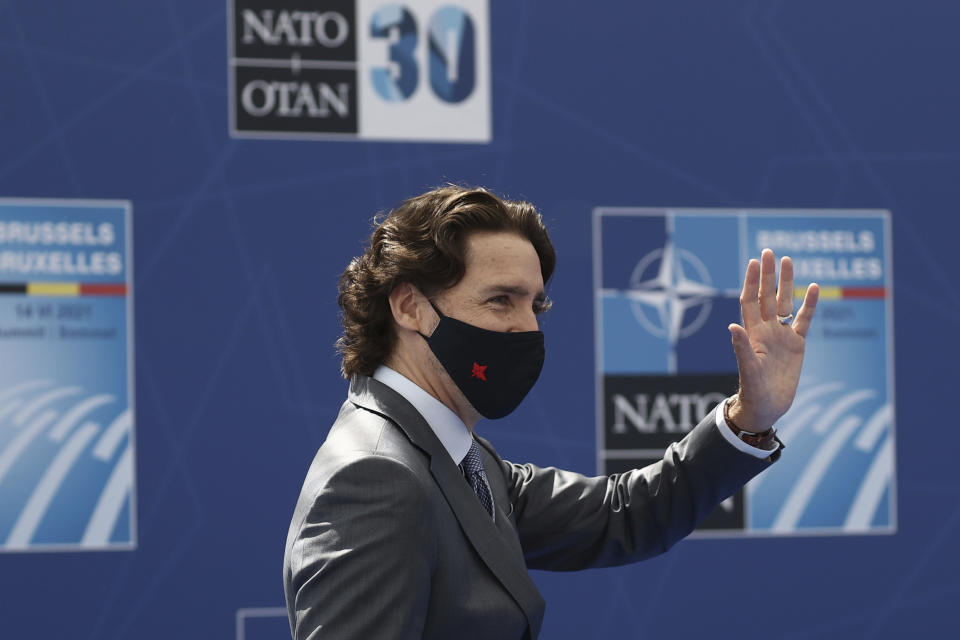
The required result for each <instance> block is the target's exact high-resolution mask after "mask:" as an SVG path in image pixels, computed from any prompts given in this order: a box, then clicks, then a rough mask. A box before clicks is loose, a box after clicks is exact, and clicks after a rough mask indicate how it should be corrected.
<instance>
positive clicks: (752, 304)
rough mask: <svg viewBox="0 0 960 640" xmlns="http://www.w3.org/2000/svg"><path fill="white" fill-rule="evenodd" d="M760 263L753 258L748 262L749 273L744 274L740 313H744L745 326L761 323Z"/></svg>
mask: <svg viewBox="0 0 960 640" xmlns="http://www.w3.org/2000/svg"><path fill="white" fill-rule="evenodd" d="M759 287H760V263H759V262H758V261H757V260H751V261H750V262H748V263H747V273H746V275H744V276H743V291H742V292H741V293H740V313H742V314H743V326H745V327H747V328H750V327H753V326H754V325H756V324H759V323H760V320H761V317H760V301H759V299H758V291H759Z"/></svg>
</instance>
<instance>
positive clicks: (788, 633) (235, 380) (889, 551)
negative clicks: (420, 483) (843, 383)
mask: <svg viewBox="0 0 960 640" xmlns="http://www.w3.org/2000/svg"><path fill="white" fill-rule="evenodd" d="M454 4H455V3H454ZM491 6H492V11H491V21H492V24H491V38H492V57H491V61H492V62H491V64H492V89H493V90H492V113H493V139H492V142H491V143H490V144H489V145H458V144H442V145H440V144H419V143H376V144H373V143H370V144H367V143H358V142H350V143H338V142H300V141H298V142H283V141H276V140H269V141H259V140H238V139H233V138H230V137H229V135H228V130H229V124H228V117H227V114H228V89H227V78H228V70H227V68H226V58H227V44H226V37H225V33H226V20H227V15H226V13H227V12H226V3H225V2H196V1H195V0H190V1H188V0H161V1H159V2H148V3H144V2H135V3H134V2H121V1H119V0H112V1H111V0H108V1H106V2H98V3H71V2H52V3H51V2H36V1H29V0H0V53H2V55H0V78H2V79H3V99H2V100H0V113H2V115H3V118H2V119H0V133H2V135H0V141H2V145H0V146H2V151H3V152H2V154H0V195H3V196H16V197H62V198H121V199H129V200H131V201H132V203H133V210H134V218H135V220H134V243H133V244H134V247H135V254H136V256H137V261H136V265H135V283H134V290H135V291H136V300H135V311H136V313H135V321H136V355H137V360H136V362H137V371H136V380H137V394H136V397H137V409H136V413H137V415H136V424H137V442H136V444H137V450H136V451H137V465H136V468H137V476H136V490H137V497H138V505H139V507H138V514H137V522H138V524H137V530H138V535H137V550H136V551H135V552H120V553H106V554H101V553H93V554H89V553H82V554H72V553H67V554H64V553H57V554H26V555H22V554H0V575H3V576H4V580H3V587H0V592H2V595H3V601H4V605H5V606H4V608H3V618H4V619H3V625H4V627H3V628H4V635H5V637H7V636H9V637H12V638H17V637H36V636H38V635H42V636H44V637H73V638H80V639H82V640H93V639H97V640H112V639H121V638H132V637H135V638H142V639H144V640H153V639H166V638H174V637H203V638H206V637H209V638H215V637H216V638H222V637H231V635H232V634H233V632H234V626H235V622H236V612H237V610H238V609H240V608H243V607H274V606H283V595H282V588H281V584H282V583H281V580H280V564H281V558H282V548H283V540H284V536H285V534H286V529H287V525H288V523H289V519H290V516H291V513H292V511H293V506H294V502H295V500H296V496H297V492H298V491H299V489H300V486H301V483H302V481H303V477H304V474H305V472H306V469H307V466H308V465H309V463H310V460H311V459H312V457H313V455H314V452H315V451H316V448H317V447H318V446H319V445H320V443H321V442H322V441H323V439H324V437H325V436H326V433H327V431H328V429H329V426H330V424H332V422H333V420H334V418H335V417H336V414H337V412H338V411H339V408H340V405H341V404H342V402H343V400H344V398H345V396H346V384H345V383H344V382H343V381H342V380H341V379H340V378H339V375H338V370H337V369H338V361H337V358H336V355H335V353H334V351H333V347H332V344H333V342H334V340H335V339H336V337H337V335H338V323H337V317H336V314H337V307H336V302H335V297H336V290H335V282H336V278H337V276H338V275H339V273H340V272H341V271H342V269H343V268H344V267H345V266H346V264H347V262H348V261H349V259H350V258H351V257H353V256H354V255H356V254H357V253H358V252H359V251H360V248H361V240H362V239H363V238H365V237H366V235H367V234H368V233H369V228H370V225H369V221H370V218H371V217H372V216H373V214H374V213H375V212H377V211H380V210H383V209H387V208H389V207H391V206H393V205H394V204H395V203H396V202H398V201H400V200H401V199H403V198H405V197H408V196H410V195H412V194H415V193H419V192H421V191H423V190H425V189H426V188H428V187H430V186H432V185H436V184H440V183H443V182H446V181H457V182H460V181H462V182H467V183H477V184H483V185H486V186H489V187H490V188H492V189H494V190H498V191H500V192H502V193H506V194H508V195H511V196H514V197H522V198H528V199H530V200H531V201H533V202H534V203H536V204H537V205H538V206H539V207H540V209H541V210H542V211H543V214H544V217H545V219H546V221H547V223H548V224H549V225H550V228H551V231H552V234H553V239H554V242H555V244H556V247H557V251H558V269H557V272H556V276H555V278H554V280H553V282H552V283H551V285H550V287H549V294H550V296H551V298H553V299H554V300H555V301H556V304H555V306H554V309H553V310H552V311H551V312H550V313H548V314H547V315H546V316H545V317H544V318H543V319H542V322H541V324H542V328H543V330H544V332H545V334H546V340H547V351H548V354H547V360H546V364H545V367H544V372H543V374H542V376H541V378H540V380H539V382H538V383H537V386H536V387H535V388H534V390H533V391H532V393H531V394H530V396H529V397H528V398H527V400H526V401H525V402H524V403H523V405H521V407H520V408H519V409H518V411H517V412H516V413H515V414H513V415H511V416H510V417H508V418H506V419H503V420H499V421H489V422H487V421H484V422H481V423H480V424H478V425H477V431H478V433H480V434H481V435H483V436H484V437H486V438H488V439H490V440H491V441H492V442H493V444H494V445H495V446H496V447H497V450H498V452H499V453H500V454H501V455H503V456H504V457H505V458H507V459H510V460H513V461H516V462H527V461H530V462H535V463H538V464H541V465H556V466H558V467H562V468H566V469H573V470H576V471H580V472H583V473H592V472H593V471H594V469H595V468H596V441H595V434H594V422H595V415H594V413H595V412H594V406H595V404H594V398H593V389H594V372H593V366H594V365H593V363H594V345H593V341H592V339H591V336H592V335H593V309H592V307H593V305H592V300H591V293H592V283H591V277H590V274H591V272H592V262H591V260H592V255H593V253H592V252H593V248H592V247H591V246H590V237H591V217H590V215H591V210H592V209H593V208H594V207H596V206H611V205H612V206H621V205H635V204H645V205H650V206H664V205H668V204H683V205H685V206H698V207H804V208H848V207H868V208H875V209H888V210H890V211H891V212H892V234H893V238H894V280H895V288H896V292H897V311H896V315H895V331H896V345H897V352H896V360H895V364H896V374H897V379H896V383H897V389H898V394H899V395H898V398H897V400H898V402H897V411H898V416H897V417H898V422H899V424H900V425H902V429H901V431H900V432H899V434H898V435H899V437H898V439H897V442H896V443H895V444H896V447H895V449H894V450H895V455H896V463H897V469H898V475H899V481H898V484H897V487H896V494H897V504H898V508H897V513H898V522H899V529H898V533H897V535H895V536H888V535H884V536H873V537H867V536H858V537H855V538H849V539H846V538H845V539H836V538H833V537H810V538H804V539H799V540H797V539H789V540H783V539H776V540H767V539H751V540H719V541H714V540H707V539H701V540H691V541H687V542H684V543H681V544H680V545H678V546H677V547H675V548H674V549H672V550H671V551H670V552H669V553H668V554H666V555H664V556H662V557H659V558H655V559H653V560H650V561H647V562H644V563H641V564H639V565H636V566H631V567H625V568H620V569H610V570H602V571H587V572H580V573H576V574H550V573H546V572H536V573H535V574H534V579H535V580H536V582H537V584H538V586H539V587H540V589H541V591H542V592H543V594H544V596H545V598H546V600H547V602H548V605H549V606H548V608H547V613H546V618H545V621H544V627H543V631H542V633H541V637H542V638H550V639H554V638H556V639H560V640H568V639H575V638H597V637H611V638H613V637H616V638H636V637H643V638H656V637H738V638H757V637H761V636H762V637H770V636H772V637H775V638H791V639H796V640H799V639H808V638H809V639H821V638H848V637H858V638H861V637H862V638H871V639H876V638H890V639H895V638H902V637H909V636H910V635H912V634H915V633H916V630H917V629H918V628H923V626H925V628H926V629H929V630H934V631H938V630H943V629H949V628H952V625H953V624H954V622H953V617H952V615H951V607H952V606H953V603H954V602H955V601H956V598H957V596H958V594H960V578H958V576H960V554H958V553H957V552H956V540H957V538H958V536H960V480H958V477H957V474H956V452H957V451H958V450H960V431H958V430H957V429H954V428H952V427H951V425H952V422H953V414H954V412H955V406H954V405H955V404H956V403H955V401H954V398H955V396H956V376H955V368H956V363H957V362H958V361H960V336H958V335H957V333H956V331H954V330H953V329H952V328H953V327H955V326H956V318H957V317H958V316H960V285H958V282H957V278H956V268H955V267H954V266H953V260H954V259H953V256H954V255H955V254H956V238H957V237H960V233H958V232H960V229H958V225H960V222H958V218H957V216H956V209H957V203H958V202H960V181H958V180H957V179H956V176H957V175H960V128H958V127H957V126H956V114H957V113H960V83H956V82H954V81H953V80H952V79H953V78H954V77H955V75H956V69H955V67H956V60H957V59H958V58H960V39H958V38H957V37H956V24H957V21H958V19H960V7H958V6H957V5H956V4H955V3H949V2H942V1H934V0H916V1H914V2H894V1H893V0H875V1H873V2H854V3H843V2H822V1H820V2H799V1H797V0H773V1H762V0H734V1H733V2H713V1H711V0H691V1H690V2H685V3H669V2H668V3H656V4H651V3H633V4H631V3H623V4H622V5H620V6H618V12H617V15H616V16H615V19H610V18H609V16H607V15H596V14H594V13H593V11H594V9H593V5H589V4H588V3H570V2H567V3H555V4H554V5H549V6H547V5H544V4H543V3H533V2H529V1H528V0H517V1H516V2H511V3H491ZM554 7H556V8H554ZM424 88H426V87H424ZM3 366H8V363H3ZM90 391H95V390H90ZM848 391H849V390H848ZM838 393H839V391H838ZM807 437H810V438H813V437H814V436H813V434H809V433H808V434H807ZM848 442H849V441H848ZM811 444H814V442H813V440H811ZM883 446H885V445H884V441H883V440H880V441H877V442H876V443H875V447H883ZM847 448H849V445H846V446H845V447H841V448H840V452H839V453H838V454H837V455H838V456H847V455H853V454H854V453H855V451H853V450H851V451H846V449H847ZM874 451H876V449H874ZM789 455H790V447H788V449H787V450H786V451H785V452H784V458H782V459H781V463H784V462H787V460H788V459H789ZM80 459H81V460H82V459H83V457H82V456H81V458H80ZM851 459H852V458H851ZM781 463H778V464H781ZM884 499H885V498H884ZM801 520H802V517H801ZM764 590H766V591H775V597H773V598H771V599H769V601H766V600H765V606H761V607H750V608H749V612H748V613H745V612H744V610H743V609H742V608H739V607H736V606H731V604H730V603H731V601H730V600H729V599H727V598H725V597H723V594H731V593H739V594H745V595H746V596H747V597H753V596H756V595H758V594H761V592H763V593H762V594H761V595H765V594H766V591H764ZM198 593H202V594H203V596H202V597H197V594H198ZM52 607H53V608H52ZM54 609H55V613H54ZM691 610H694V611H696V615H690V612H691ZM38 621H42V623H41V622H38ZM678 621H682V622H678ZM40 624H42V630H41V628H40V627H39V626H38V625H40Z"/></svg>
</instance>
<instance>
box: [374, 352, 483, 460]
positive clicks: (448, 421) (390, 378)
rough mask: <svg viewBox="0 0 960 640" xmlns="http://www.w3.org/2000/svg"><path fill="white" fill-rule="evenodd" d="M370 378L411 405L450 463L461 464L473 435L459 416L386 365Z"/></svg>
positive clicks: (380, 367)
mask: <svg viewBox="0 0 960 640" xmlns="http://www.w3.org/2000/svg"><path fill="white" fill-rule="evenodd" d="M373 378H374V380H378V381H379V382H382V383H383V384H385V385H387V386H388V387H390V388H391V389H393V390H394V391H396V392H397V393H399V394H400V395H402V396H403V397H404V398H405V399H406V400H407V402H409V403H410V404H412V405H413V408H414V409H416V410H417V411H418V412H419V413H420V415H421V416H423V419H424V420H426V421H427V424H428V425H430V428H431V429H432V430H433V432H434V433H435V434H436V436H437V438H438V439H439V440H440V443H441V444H442V445H443V448H444V449H446V450H447V453H449V454H450V457H451V458H453V461H454V462H455V463H456V464H458V465H459V464H460V463H461V462H463V459H464V458H465V457H467V452H468V451H469V450H470V446H471V445H472V444H473V435H471V433H470V429H468V428H467V425H465V424H464V423H463V420H461V419H460V416H458V415H457V414H455V413H454V412H453V411H451V410H450V408H449V407H447V405H445V404H443V403H442V402H440V401H439V400H437V399H436V398H434V397H433V396H432V395H430V394H429V393H427V392H426V391H424V390H423V389H421V388H420V387H418V386H417V384H416V383H415V382H413V381H412V380H410V379H409V378H407V377H406V376H404V375H402V374H400V373H397V372H396V371H394V370H393V369H391V368H390V367H388V366H386V365H380V366H379V367H377V370H376V371H374V372H373Z"/></svg>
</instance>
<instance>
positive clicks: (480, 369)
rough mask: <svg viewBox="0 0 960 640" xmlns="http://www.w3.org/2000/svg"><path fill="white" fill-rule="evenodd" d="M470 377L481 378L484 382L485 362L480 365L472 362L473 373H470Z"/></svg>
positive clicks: (485, 378) (485, 373)
mask: <svg viewBox="0 0 960 640" xmlns="http://www.w3.org/2000/svg"><path fill="white" fill-rule="evenodd" d="M470 377H471V378H480V379H481V380H483V381H484V382H486V381H487V365H485V364H483V365H480V364H477V363H476V362H474V363H473V373H471V374H470Z"/></svg>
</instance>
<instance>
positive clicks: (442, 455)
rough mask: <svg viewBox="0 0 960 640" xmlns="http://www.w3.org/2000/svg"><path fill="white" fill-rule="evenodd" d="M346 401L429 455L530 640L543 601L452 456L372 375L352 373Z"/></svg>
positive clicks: (411, 410)
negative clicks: (375, 416) (521, 614)
mask: <svg viewBox="0 0 960 640" xmlns="http://www.w3.org/2000/svg"><path fill="white" fill-rule="evenodd" d="M350 399H351V401H353V402H354V403H355V404H357V405H359V406H361V407H363V408H365V409H368V410H370V411H373V412H374V413H377V414H379V415H382V416H384V417H385V418H388V419H389V420H390V421H391V422H393V423H394V424H396V425H397V426H398V427H399V428H400V429H401V430H402V431H403V432H404V433H405V434H406V435H407V437H408V438H409V439H410V441H411V442H412V443H413V444H414V445H416V446H417V447H418V448H419V449H421V450H423V451H424V452H425V453H426V454H427V456H429V458H430V473H431V474H433V477H434V479H435V480H436V482H437V486H439V487H440V491H441V492H442V493H443V495H444V497H446V499H447V503H448V504H449V505H450V509H451V510H452V511H453V513H454V515H455V516H456V518H457V520H458V521H459V523H460V526H461V528H462V529H463V531H464V533H465V534H466V536H467V539H468V540H469V541H470V544H471V545H473V548H474V549H475V550H476V552H477V554H478V555H479V556H480V558H481V559H482V560H483V562H484V563H485V564H486V565H487V567H489V568H490V571H491V572H493V574H494V575H495V576H496V577H497V579H498V580H499V581H500V583H501V584H502V585H503V587H504V588H505V589H506V590H507V591H508V592H509V593H510V595H512V596H513V598H514V600H516V601H517V604H518V605H520V608H521V609H522V610H523V612H524V615H525V616H526V618H527V623H528V624H529V626H530V631H531V634H530V635H531V637H533V638H536V637H537V634H538V633H539V631H540V624H541V622H542V621H543V611H544V608H545V603H544V601H543V597H542V596H541V595H540V592H539V591H538V590H537V587H536V585H535V584H534V583H533V580H531V578H530V575H529V574H528V573H527V569H526V565H525V564H523V554H522V550H521V549H520V548H519V547H518V545H517V543H516V541H515V540H511V537H512V536H505V535H504V533H502V532H501V531H499V530H498V525H497V524H495V523H494V521H493V519H491V518H490V516H489V515H488V514H487V512H486V511H485V510H484V509H483V506H482V505H481V504H480V501H479V500H477V496H476V495H474V493H473V489H471V488H470V485H469V484H468V483H467V482H465V481H464V479H463V475H461V473H460V469H458V468H457V466H456V465H455V464H454V463H453V459H452V458H451V457H450V455H449V454H448V453H447V451H446V449H444V448H443V444H441V443H440V440H439V439H438V438H437V436H436V435H435V434H434V433H433V430H432V429H431V428H430V426H429V425H428V424H427V423H426V421H425V420H424V419H423V417H422V416H421V415H420V414H419V413H418V412H417V410H416V409H414V407H413V405H411V404H410V403H409V402H407V401H406V400H405V399H404V398H403V396H401V395H400V394H399V393H397V392H396V391H394V390H393V389H391V388H390V387H388V386H387V385H385V384H383V383H381V382H379V381H377V380H374V379H373V378H367V377H364V376H354V377H353V378H352V379H351V381H350ZM488 468H489V467H488ZM497 519H498V521H504V522H503V523H502V524H501V525H500V526H504V525H505V524H507V522H506V521H507V516H506V514H505V513H504V512H503V510H502V509H498V512H497ZM508 541H509V542H508ZM510 542H513V544H512V545H511V544H510Z"/></svg>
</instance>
